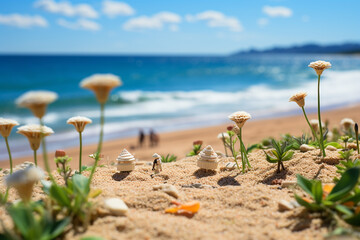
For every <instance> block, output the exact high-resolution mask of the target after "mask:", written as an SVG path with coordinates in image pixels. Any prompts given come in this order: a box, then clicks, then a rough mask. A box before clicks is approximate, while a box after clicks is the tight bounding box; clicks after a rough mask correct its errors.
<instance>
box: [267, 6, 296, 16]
mask: <svg viewBox="0 0 360 240" xmlns="http://www.w3.org/2000/svg"><path fill="white" fill-rule="evenodd" d="M262 11H263V12H264V13H265V14H266V15H268V16H269V17H285V18H287V17H291V16H292V14H293V12H292V10H291V9H290V8H288V7H283V6H277V7H271V6H264V7H263V9H262Z"/></svg>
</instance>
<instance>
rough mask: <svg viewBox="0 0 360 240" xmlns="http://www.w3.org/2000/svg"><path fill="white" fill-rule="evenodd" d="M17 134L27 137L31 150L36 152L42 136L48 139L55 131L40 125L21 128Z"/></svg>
mask: <svg viewBox="0 0 360 240" xmlns="http://www.w3.org/2000/svg"><path fill="white" fill-rule="evenodd" d="M17 133H19V134H22V135H24V136H25V137H27V138H28V140H29V143H30V147H31V149H32V150H34V151H36V150H38V149H39V147H40V142H41V135H44V137H46V136H49V135H51V134H53V133H54V131H53V130H52V129H51V128H49V127H46V126H43V127H41V126H40V125H37V124H29V125H25V126H21V127H19V128H18V131H17Z"/></svg>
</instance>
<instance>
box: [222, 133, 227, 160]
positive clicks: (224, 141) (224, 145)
mask: <svg viewBox="0 0 360 240" xmlns="http://www.w3.org/2000/svg"><path fill="white" fill-rule="evenodd" d="M222 141H223V144H224V148H225V156H226V157H227V156H228V154H227V150H226V142H225V138H224V134H223V139H222Z"/></svg>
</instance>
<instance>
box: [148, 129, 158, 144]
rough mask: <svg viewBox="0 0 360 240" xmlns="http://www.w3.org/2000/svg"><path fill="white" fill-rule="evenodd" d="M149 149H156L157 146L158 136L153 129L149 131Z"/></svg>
mask: <svg viewBox="0 0 360 240" xmlns="http://www.w3.org/2000/svg"><path fill="white" fill-rule="evenodd" d="M149 137H150V147H156V146H157V145H158V144H159V140H160V139H159V135H157V134H156V133H155V132H154V130H153V129H150V134H149Z"/></svg>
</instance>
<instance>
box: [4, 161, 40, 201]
mask: <svg viewBox="0 0 360 240" xmlns="http://www.w3.org/2000/svg"><path fill="white" fill-rule="evenodd" d="M42 178H44V172H43V171H42V170H41V169H40V168H38V167H34V166H30V167H27V168H25V169H23V170H18V171H16V172H14V173H13V174H10V175H8V176H7V177H6V179H5V182H6V185H7V187H14V188H15V189H16V190H17V192H18V194H19V196H20V197H21V199H22V200H23V201H24V202H28V201H29V200H30V199H31V195H32V192H33V187H34V184H35V183H37V182H38V181H39V180H41V179H42Z"/></svg>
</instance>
